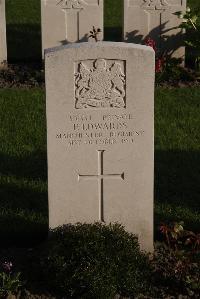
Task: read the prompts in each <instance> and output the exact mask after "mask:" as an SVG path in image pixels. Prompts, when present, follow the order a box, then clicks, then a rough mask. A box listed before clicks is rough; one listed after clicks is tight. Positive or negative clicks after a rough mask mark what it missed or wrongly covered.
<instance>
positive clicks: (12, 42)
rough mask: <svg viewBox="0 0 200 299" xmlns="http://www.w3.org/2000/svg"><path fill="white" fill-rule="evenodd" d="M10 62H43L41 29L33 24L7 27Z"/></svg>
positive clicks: (9, 25)
mask: <svg viewBox="0 0 200 299" xmlns="http://www.w3.org/2000/svg"><path fill="white" fill-rule="evenodd" d="M7 48H8V61H9V62H11V63H12V62H19V61H21V62H38V61H41V59H42V58H41V54H42V49H41V27H40V25H35V24H34V25H33V24H32V25H31V24H20V25H19V24H8V25H7Z"/></svg>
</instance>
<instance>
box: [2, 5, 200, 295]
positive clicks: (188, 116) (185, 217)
mask: <svg viewBox="0 0 200 299" xmlns="http://www.w3.org/2000/svg"><path fill="white" fill-rule="evenodd" d="M28 2H29V3H28ZM116 2H117V3H116V5H115V6H114V7H113V2H112V1H111V0H106V28H107V29H106V39H107V40H118V38H119V36H120V34H121V27H120V26H121V22H120V21H119V19H120V12H121V9H120V7H121V1H119V0H116ZM16 3H17V5H16ZM27 3H28V5H27ZM190 5H191V6H192V7H193V6H194V7H197V6H199V1H196V0H193V1H192V0H191V1H190ZM7 11H8V45H10V46H9V47H8V57H9V59H10V61H12V62H13V63H17V66H15V67H16V69H15V71H14V72H12V71H9V72H5V73H3V76H4V78H5V76H6V80H4V81H3V77H2V73H1V75H0V85H1V89H0V107H1V109H0V136H1V143H0V155H1V156H0V262H4V261H7V262H9V261H11V262H12V263H13V268H14V272H16V273H17V272H19V271H20V272H22V274H21V278H20V281H22V284H23V287H22V289H23V290H24V289H28V291H30V292H31V294H40V295H38V296H36V295H35V296H34V295H30V294H29V293H26V295H24V293H22V298H52V297H51V296H50V295H48V294H47V292H46V291H47V290H45V289H44V285H40V283H38V282H39V280H40V279H41V273H40V272H38V271H39V270H38V269H36V268H37V266H36V267H34V266H33V263H35V261H36V260H37V258H36V257H37V255H40V254H41V252H42V251H43V248H42V249H41V247H40V244H41V242H43V241H44V240H45V239H46V237H47V233H48V195H47V158H46V151H47V148H46V116H45V90H44V78H43V76H44V74H43V71H42V72H41V71H40V69H41V68H42V65H41V64H40V62H39V63H38V61H40V58H41V43H40V33H39V32H40V25H39V24H40V14H39V1H38V0H33V1H27V0H7ZM22 37H23V38H22ZM22 61H23V65H22V64H21V62H22ZM30 61H31V62H32V65H31V66H30V65H29V64H27V62H30ZM35 61H36V62H35ZM27 65H28V66H27ZM17 76H18V77H17ZM13 77H15V80H13ZM163 85H164V86H157V87H156V93H155V196H154V199H155V209H154V210H155V214H154V217H155V219H154V222H155V224H154V228H155V242H156V243H158V241H160V240H161V238H162V235H161V234H160V230H159V229H160V226H161V225H162V224H163V223H164V224H169V223H173V222H176V223H180V222H184V227H185V228H186V229H187V230H191V231H193V232H194V233H199V228H200V206H199V194H200V184H199V181H200V135H199V131H200V118H199V115H200V101H199V99H200V87H199V86H198V84H197V86H195V84H193V83H192V84H191V85H192V86H190V83H189V86H188V83H187V82H186V84H180V85H183V87H173V86H172V84H170V85H169V86H168V84H163ZM4 86H5V87H12V88H3V87H4ZM144 209H145V207H144ZM177 227H179V228H178V229H180V227H181V225H180V226H178V225H177ZM81 229H82V231H81V232H80V231H79V233H80V235H81V236H82V234H83V233H85V228H84V227H83V228H81ZM95 229H96V228H94V231H95ZM178 229H177V230H178ZM116 230H117V229H116ZM97 231H98V229H97ZM117 232H118V233H119V234H122V235H123V233H122V232H121V231H118V230H117ZM70 233H71V232H70ZM106 233H107V232H105V238H106ZM173 233H174V231H173ZM69 235H70V234H69ZM97 235H98V234H97ZM91 236H92V232H91ZM70 237H73V238H74V240H75V241H76V238H75V235H73V233H71V235H70ZM109 237H110V235H109ZM91 238H94V240H95V241H94V240H93V243H92V244H94V243H95V242H97V244H98V242H99V241H98V240H97V239H98V238H97V239H95V238H96V237H94V236H93V237H91ZM110 238H111V237H110ZM113 238H116V237H115V235H114V237H113ZM123 238H124V239H123V240H125V241H126V236H124V235H123ZM111 239H112V238H111ZM89 240H90V239H89ZM106 240H107V239H106ZM68 241H69V240H68ZM90 241H91V240H90ZM125 241H123V242H125ZM120 242H121V239H120ZM123 244H124V243H123ZM38 246H39V249H38ZM77 246H80V244H79V245H77ZM171 246H172V247H173V245H171ZM171 249H172V248H171ZM79 250H80V252H81V250H82V248H81V246H80V247H78V248H77V252H79ZM168 251H170V250H168V249H166V251H165V250H164V253H161V252H160V251H158V252H159V254H160V260H159V261H157V264H156V267H157V268H158V265H159V264H161V265H162V266H163V268H166V272H165V271H164V270H163V269H162V271H163V272H164V274H165V275H166V277H167V278H166V281H164V283H163V282H158V280H156V285H157V286H158V288H159V286H160V291H158V290H154V291H155V293H156V294H157V297H156V295H155V296H153V297H152V296H151V297H150V295H146V293H145V295H146V297H141V298H147V299H148V298H154V299H155V298H165V299H166V298H170V297H169V296H170V295H171V296H174V298H199V296H200V295H199V292H200V286H199V276H198V275H200V274H199V272H198V271H199V270H198V264H197V260H198V261H199V257H198V259H197V260H194V261H191V259H189V260H190V262H191V267H190V268H191V269H190V271H191V272H193V274H192V275H191V273H189V274H188V273H187V272H186V273H185V272H184V271H185V270H184V269H185V268H184V266H183V270H181V271H182V272H181V271H180V272H178V274H177V275H176V274H174V275H173V270H174V269H173V268H174V265H175V263H177V260H176V259H175V257H174V255H173V253H172V252H171V253H169V252H168ZM97 252H98V250H97ZM80 254H81V253H80ZM120 254H122V253H120ZM195 254H196V252H195V250H194V251H192V255H195ZM166 256H167V257H168V256H170V258H169V259H168V258H167V262H166V261H165V262H164V261H163V260H164V257H165V258H166ZM122 257H123V258H124V256H123V254H122ZM128 257H129V259H130V263H131V261H132V255H131V254H130V256H128ZM162 257H163V260H162ZM101 258H102V260H100V266H102V264H103V258H106V257H105V256H103V254H102V257H101ZM109 258H110V257H109ZM126 258H127V257H126ZM183 259H184V263H185V261H186V263H187V262H188V259H186V258H185V255H184V254H183ZM110 260H111V261H112V259H111V258H110ZM141 260H142V258H141ZM180 261H181V262H182V259H181V258H180ZM180 261H179V260H178V262H180ZM45 262H46V260H45V259H44V260H42V263H43V265H44V264H45ZM181 262H180V263H179V264H181ZM144 263H145V262H144V261H143V262H141V267H143V268H144ZM184 263H183V264H184ZM111 264H112V263H111ZM183 264H181V265H183ZM128 265H130V264H128ZM184 265H185V264H184ZM196 265H197V268H196ZM8 266H9V265H8ZM54 266H55V265H54ZM38 267H39V266H38ZM147 267H148V266H147ZM44 268H45V267H44ZM110 268H111V269H113V268H112V265H110ZM157 268H156V271H157V272H156V271H155V272H156V273H157V274H158V273H159V270H160V269H157ZM105 269H107V268H105ZM48 270H49V269H48ZM51 270H52V269H51ZM54 270H55V268H54ZM107 270H108V269H107ZM143 270H144V269H142V268H141V269H140V271H141V273H142V274H143V275H144V277H145V278H146V277H148V273H147V274H146V273H144V272H143ZM154 270H155V269H154ZM8 272H9V271H8ZM29 272H32V273H29ZM122 272H123V271H122ZM110 273H111V274H112V275H113V276H114V277H115V274H113V273H115V272H114V271H113V272H112V271H111V272H110ZM126 273H127V272H126ZM180 273H181V274H180ZM59 275H60V273H59ZM59 275H58V277H59V278H58V279H60V280H62V278H63V277H62V276H59ZM160 275H161V273H160ZM178 275H179V276H180V277H179V276H178ZM170 276H171V277H170ZM177 276H178V277H177ZM169 277H170V278H169ZM185 277H189V278H190V279H191V281H190V282H189V281H187V282H186V280H187V279H186V278H185ZM67 278H68V279H69V277H67ZM29 279H30V281H29ZM96 279H97V285H98V284H99V288H98V287H96V281H93V280H91V281H92V282H93V287H94V290H96V294H99V298H100V299H108V297H106V296H105V295H102V294H101V297H100V293H98V292H100V288H102V289H103V287H102V286H103V284H104V287H105V288H106V286H112V281H111V280H109V279H110V278H109V279H108V277H105V276H103V275H102V276H101V275H99V277H97V278H96ZM146 279H147V280H148V278H146ZM149 279H150V278H149ZM156 279H157V278H156ZM192 279H193V280H192ZM69 280H70V279H69ZM177 281H178V282H177ZM51 282H52V281H51V280H50V283H51ZM70 282H71V281H70ZM50 283H49V285H48V287H50ZM166 283H169V285H167V286H166ZM41 284H42V283H41ZM72 284H73V283H72ZM154 284H155V282H154ZM19 285H20V283H19ZM69 286H70V287H71V288H72V293H73V291H74V289H76V286H74V285H73V286H72V285H70V284H69ZM95 287H96V289H95ZM142 287H143V288H144V290H145V287H146V286H145V285H143V286H142ZM168 287H169V288H168ZM77 288H78V287H77ZM147 288H148V287H147ZM170 288H171V290H170ZM181 288H182V289H184V293H181V291H180V289H181ZM137 291H138V290H137ZM170 291H171V293H170ZM187 292H188V293H187ZM13 293H15V292H13ZM130 293H131V292H130ZM0 294H1V293H0ZM105 294H107V293H106V291H105ZM158 294H159V295H158ZM18 295H19V293H18ZM125 295H127V296H128V295H129V294H128V293H127V294H125ZM179 295H180V296H182V295H185V297H178V296H179ZM2 296H3V295H2ZM23 296H24V297H23ZM42 296H43V297H42ZM86 296H87V295H86ZM195 296H196V297H195ZM0 298H1V295H0ZM2 298H3V297H2ZM56 298H57V297H56ZM67 298H68V297H67ZM69 298H75V295H74V297H73V295H72V296H71V297H69ZM77 298H88V299H92V298H94V299H98V297H97V296H96V297H95V296H94V297H92V296H91V297H89V295H88V297H83V296H82V297H81V295H80V294H79V297H78V296H77ZM109 298H110V297H109ZM171 298H173V297H171Z"/></svg>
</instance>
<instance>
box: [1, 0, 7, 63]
mask: <svg viewBox="0 0 200 299" xmlns="http://www.w3.org/2000/svg"><path fill="white" fill-rule="evenodd" d="M6 61H7V45H6V17H5V0H0V64H1V63H4V62H6Z"/></svg>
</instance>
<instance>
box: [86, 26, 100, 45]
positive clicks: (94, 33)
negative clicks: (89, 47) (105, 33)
mask: <svg viewBox="0 0 200 299" xmlns="http://www.w3.org/2000/svg"><path fill="white" fill-rule="evenodd" d="M100 33H101V29H100V28H97V29H96V28H95V27H94V26H93V28H92V30H91V31H90V35H89V38H93V39H94V40H95V42H98V36H99V34H100Z"/></svg>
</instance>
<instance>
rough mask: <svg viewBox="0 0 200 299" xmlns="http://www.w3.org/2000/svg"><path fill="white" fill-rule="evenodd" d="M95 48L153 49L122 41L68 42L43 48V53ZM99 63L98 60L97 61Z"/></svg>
mask: <svg viewBox="0 0 200 299" xmlns="http://www.w3.org/2000/svg"><path fill="white" fill-rule="evenodd" d="M72 48H73V49H79V48H82V49H86V48H88V49H95V48H96V49H97V48H119V49H120V48H124V49H125V48H129V49H138V50H143V51H149V52H154V50H153V49H152V48H151V47H149V46H145V45H140V44H133V43H123V42H82V43H70V44H67V45H62V46H58V47H53V48H49V49H45V55H47V54H50V53H52V52H58V51H63V50H67V49H72ZM98 63H99V61H98Z"/></svg>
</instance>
